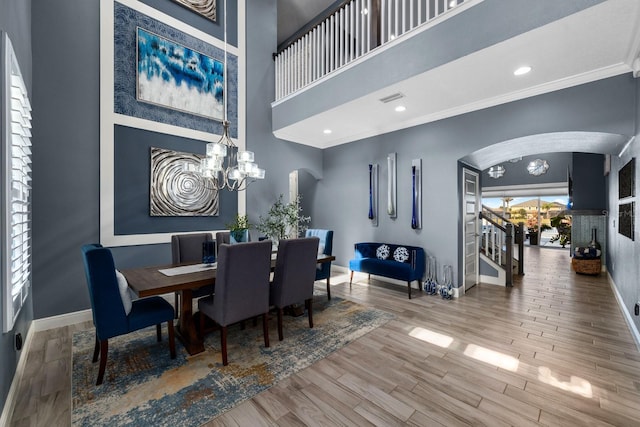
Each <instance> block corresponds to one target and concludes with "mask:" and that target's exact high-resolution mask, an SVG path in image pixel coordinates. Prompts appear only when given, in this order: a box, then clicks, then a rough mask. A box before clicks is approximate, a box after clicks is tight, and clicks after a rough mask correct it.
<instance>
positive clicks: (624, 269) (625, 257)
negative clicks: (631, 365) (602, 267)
mask: <svg viewBox="0 0 640 427" xmlns="http://www.w3.org/2000/svg"><path fill="white" fill-rule="evenodd" d="M632 93H633V94H634V96H635V107H634V109H633V110H632V111H633V114H634V116H635V118H636V128H635V130H634V132H633V135H635V137H636V138H635V140H634V142H633V143H632V144H631V146H630V147H629V149H628V150H627V151H626V152H625V153H624V155H623V156H622V157H618V156H611V173H610V174H609V176H608V192H609V194H608V210H609V216H608V218H607V249H608V252H609V255H608V257H607V269H608V270H609V274H610V275H611V278H612V279H613V282H614V283H615V286H616V289H617V291H618V293H619V294H620V296H621V297H622V299H623V301H624V307H625V309H626V311H627V313H629V314H630V316H631V318H632V321H633V323H634V324H635V327H636V330H640V317H638V316H634V315H633V307H634V305H635V304H636V302H640V281H639V279H640V263H638V259H640V233H639V232H638V230H639V227H640V220H639V215H638V210H639V209H640V206H639V205H638V202H639V201H640V198H639V193H640V191H639V190H640V178H639V175H640V174H639V173H638V158H639V157H640V80H638V79H636V81H635V87H634V88H633V90H632ZM634 157H635V158H636V175H635V189H636V191H635V194H636V195H635V196H634V197H630V198H625V199H624V202H628V201H634V202H635V203H636V206H635V217H634V220H635V225H634V228H635V231H634V235H635V240H631V239H629V238H628V237H625V236H623V235H622V234H619V233H618V206H619V204H620V202H621V201H620V200H619V199H618V171H619V170H620V169H621V168H622V167H623V166H624V165H625V164H627V162H628V161H629V160H631V158H634ZM598 239H599V240H601V239H602V237H600V235H599V237H598Z"/></svg>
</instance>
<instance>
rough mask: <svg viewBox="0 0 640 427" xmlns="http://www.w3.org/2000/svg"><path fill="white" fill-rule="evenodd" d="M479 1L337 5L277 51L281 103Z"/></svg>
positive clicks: (342, 0)
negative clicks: (419, 29)
mask: <svg viewBox="0 0 640 427" xmlns="http://www.w3.org/2000/svg"><path fill="white" fill-rule="evenodd" d="M474 1H476V2H479V1H482V0H446V1H445V0H438V1H435V2H434V1H433V0H337V1H336V2H335V3H334V4H333V5H331V6H330V7H329V8H327V9H326V10H325V11H323V12H322V13H320V14H319V15H318V16H317V17H316V19H314V20H313V21H311V22H310V23H309V24H307V25H305V26H304V27H302V28H301V29H300V30H298V31H297V32H296V33H295V34H294V35H293V36H291V37H290V38H289V39H287V40H286V41H285V42H283V43H282V44H281V45H280V46H278V52H277V53H275V54H274V60H275V63H276V72H275V86H276V91H275V97H276V101H278V100H281V99H283V98H285V97H287V96H289V95H291V94H292V93H295V92H297V91H299V90H301V89H303V88H304V87H306V86H308V85H310V84H311V83H313V82H315V81H317V80H319V79H321V78H322V77H324V76H325V75H327V74H329V73H332V72H334V71H336V70H338V69H339V68H341V67H344V66H345V65H347V64H349V63H351V62H353V61H355V60H357V59H358V58H360V57H362V56H364V55H366V54H367V53H369V52H370V51H371V50H373V49H375V48H377V47H380V46H382V45H384V44H386V43H388V42H391V41H392V40H395V39H396V38H398V37H400V36H402V35H403V34H405V33H408V32H410V31H411V30H413V29H415V28H417V27H420V26H423V25H425V24H427V23H430V22H433V21H434V20H435V19H437V18H440V17H442V16H443V15H445V14H447V12H449V11H451V10H454V9H456V8H458V7H459V6H460V5H463V4H467V5H473V4H474V3H473V2H474ZM460 10H462V9H460ZM322 18H324V19H322Z"/></svg>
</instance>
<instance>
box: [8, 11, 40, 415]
mask: <svg viewBox="0 0 640 427" xmlns="http://www.w3.org/2000/svg"><path fill="white" fill-rule="evenodd" d="M0 31H4V32H6V33H7V34H8V35H9V38H10V39H11V44H12V46H13V50H14V51H15V53H16V57H17V58H18V64H19V65H20V72H21V73H22V78H23V79H24V82H25V85H26V86H27V92H28V93H29V97H30V98H31V104H32V106H33V102H34V93H33V84H32V83H33V82H32V74H33V73H32V65H33V64H32V43H31V0H23V1H15V0H0ZM34 115H35V114H34ZM32 143H33V150H34V151H35V150H36V149H37V146H38V145H37V142H36V141H35V139H34V140H32ZM2 211H3V212H8V207H7V206H5V204H4V202H3V204H2ZM4 285H5V284H4V283H3V286H4ZM3 307H4V301H3V299H2V292H0V319H1V318H3V317H4V316H3ZM32 320H33V286H32V288H31V290H30V292H29V296H28V297H27V300H26V301H25V303H24V305H23V307H22V310H21V311H20V314H19V315H18V318H17V320H16V323H15V325H14V327H13V330H11V331H9V332H7V333H6V334H2V335H1V336H0V413H2V410H3V408H4V405H5V402H6V399H7V394H8V393H9V388H10V387H11V381H12V380H13V376H14V374H15V371H16V367H17V365H18V359H19V357H20V351H16V350H15V349H14V337H15V334H17V333H20V334H21V335H22V338H23V340H24V339H26V338H27V331H28V329H29V325H30V324H31V321H32Z"/></svg>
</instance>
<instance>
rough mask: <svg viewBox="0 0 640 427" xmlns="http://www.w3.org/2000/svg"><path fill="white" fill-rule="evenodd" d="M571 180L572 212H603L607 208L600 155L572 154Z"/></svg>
mask: <svg viewBox="0 0 640 427" xmlns="http://www.w3.org/2000/svg"><path fill="white" fill-rule="evenodd" d="M616 173H617V172H616ZM571 178H572V181H573V209H574V210H583V209H584V210H589V209H594V210H604V209H606V208H607V199H606V188H607V186H606V183H605V177H604V156H603V155H602V154H592V153H574V154H573V171H572V175H571ZM616 194H617V193H616Z"/></svg>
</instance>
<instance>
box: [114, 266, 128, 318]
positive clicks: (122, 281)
mask: <svg viewBox="0 0 640 427" xmlns="http://www.w3.org/2000/svg"><path fill="white" fill-rule="evenodd" d="M116 278H117V279H118V288H119V289H120V298H121V299H122V305H123V306H124V312H125V313H127V316H128V315H129V313H131V306H132V305H131V295H130V294H129V284H128V283H127V279H126V278H125V277H124V274H122V273H120V272H119V271H118V270H116Z"/></svg>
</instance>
